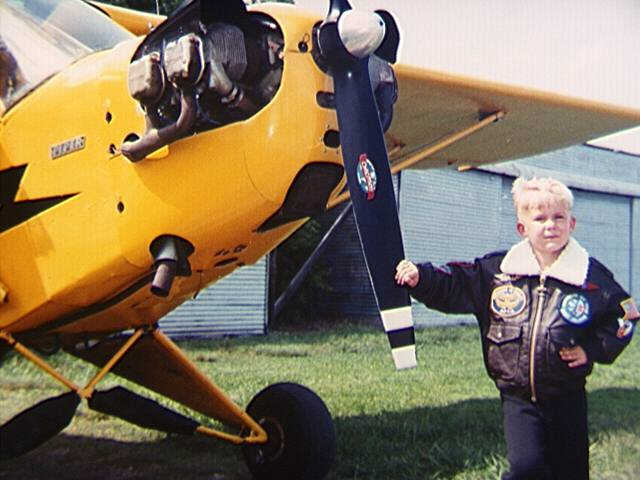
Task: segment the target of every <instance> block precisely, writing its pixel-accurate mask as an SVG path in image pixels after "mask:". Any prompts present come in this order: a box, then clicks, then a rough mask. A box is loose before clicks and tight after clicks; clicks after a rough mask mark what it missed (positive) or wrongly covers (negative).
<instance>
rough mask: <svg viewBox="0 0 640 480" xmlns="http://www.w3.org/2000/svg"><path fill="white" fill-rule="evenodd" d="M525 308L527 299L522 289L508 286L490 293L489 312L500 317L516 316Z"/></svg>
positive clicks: (500, 287)
mask: <svg viewBox="0 0 640 480" xmlns="http://www.w3.org/2000/svg"><path fill="white" fill-rule="evenodd" d="M526 306H527V297H526V295H525V294H524V292H523V291H522V289H520V288H518V287H516V286H514V285H511V284H508V285H500V286H499V287H497V288H495V289H494V290H493V292H491V311H492V312H493V313H495V314H496V315H499V316H501V317H513V316H515V315H518V314H519V313H520V312H522V311H523V310H524V307H526Z"/></svg>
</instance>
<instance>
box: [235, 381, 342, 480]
mask: <svg viewBox="0 0 640 480" xmlns="http://www.w3.org/2000/svg"><path fill="white" fill-rule="evenodd" d="M247 413H248V414H249V415H250V416H251V417H252V418H253V419H254V420H255V421H256V422H258V423H259V424H260V425H261V426H262V428H264V429H265V430H266V432H267V434H268V435H269V440H268V441H267V443H266V444H264V445H245V446H244V447H243V454H244V458H245V460H246V462H247V466H248V467H249V470H250V471H251V473H252V474H253V476H254V478H256V479H259V480H276V479H278V480H285V479H292V480H293V479H295V480H320V479H322V478H324V476H325V475H326V474H327V473H328V472H329V469H330V468H331V466H332V465H333V461H334V459H335V454H336V434H335V429H334V426H333V420H332V419H331V414H330V413H329V410H327V407H326V405H325V404H324V402H323V401H322V399H321V398H320V397H319V396H318V395H316V394H315V393H314V392H313V391H311V390H309V389H308V388H306V387H303V386H302V385H298V384H295V383H277V384H274V385H270V386H268V387H267V388H265V389H264V390H262V391H261V392H260V393H258V394H257V395H256V396H255V397H253V399H252V400H251V402H249V406H248V407H247Z"/></svg>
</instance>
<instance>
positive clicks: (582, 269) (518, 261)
mask: <svg viewBox="0 0 640 480" xmlns="http://www.w3.org/2000/svg"><path fill="white" fill-rule="evenodd" d="M500 270H502V272H503V273H506V274H508V275H522V276H532V275H540V274H541V273H544V274H545V275H546V276H547V277H553V278H555V279H557V280H560V281H561V282H564V283H569V284H571V285H576V286H578V287H580V286H582V285H583V284H584V282H585V280H586V279H587V273H588V272H589V254H588V253H587V251H586V250H585V249H584V248H582V246H581V245H580V244H579V243H578V242H577V241H576V240H575V239H574V238H569V243H567V246H566V247H564V250H562V253H561V254H560V256H559V257H558V258H557V259H556V261H555V262H553V264H552V265H551V266H549V267H548V268H547V269H546V271H545V272H541V271H540V265H539V264H538V261H537V260H536V257H535V255H534V254H533V249H532V248H531V244H530V243H529V240H527V239H525V240H523V241H521V242H520V243H516V244H515V245H514V246H513V247H511V249H510V250H509V251H508V252H507V254H506V255H505V257H504V258H503V259H502V263H501V264H500Z"/></svg>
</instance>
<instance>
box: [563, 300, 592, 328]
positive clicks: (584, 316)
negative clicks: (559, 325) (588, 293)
mask: <svg viewBox="0 0 640 480" xmlns="http://www.w3.org/2000/svg"><path fill="white" fill-rule="evenodd" d="M560 315H562V318H564V319H565V320H566V321H567V322H569V323H572V324H573V325H583V324H584V323H586V322H588V321H589V301H588V300H587V298H586V297H585V296H584V295H580V294H579V293H572V294H571V295H567V296H566V297H564V299H562V304H561V305H560Z"/></svg>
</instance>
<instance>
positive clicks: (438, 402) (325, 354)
mask: <svg viewBox="0 0 640 480" xmlns="http://www.w3.org/2000/svg"><path fill="white" fill-rule="evenodd" d="M417 342H418V355H419V367H418V368H417V369H414V370H411V371H403V372H398V373H397V372H395V371H394V369H393V364H392V361H391V358H390V354H389V351H388V346H387V340H386V337H385V335H384V334H383V333H381V331H380V330H379V329H376V328H372V327H367V326H344V325H342V326H336V327H334V328H332V329H324V330H322V331H313V332H276V333H272V334H270V335H268V336H266V337H253V338H236V339H218V340H213V341H191V342H185V343H182V344H181V346H182V347H183V348H184V349H185V351H186V352H187V353H188V355H189V356H190V357H191V358H193V359H195V360H196V362H197V363H198V364H199V366H200V367H201V368H202V370H203V371H204V372H205V373H206V374H207V375H208V376H209V377H210V378H211V379H213V380H214V381H215V382H216V383H217V384H218V385H220V386H221V387H222V388H223V389H224V390H225V391H226V392H227V393H228V394H229V395H230V396H231V397H232V398H233V399H234V400H236V401H237V402H238V403H239V404H240V405H246V404H247V403H248V402H249V400H250V399H251V397H252V396H253V395H254V394H255V393H256V392H257V391H259V390H260V389H262V388H263V387H265V386H266V385H268V384H270V383H274V382H278V381H294V382H298V383H302V384H305V385H307V386H309V387H310V388H312V389H313V390H315V391H316V392H317V393H318V394H319V395H320V396H321V397H322V398H323V399H324V401H325V402H326V404H327V406H328V407H329V410H330V411H331V413H332V415H333V418H334V421H335V426H336V433H337V437H338V452H337V459H336V463H335V466H334V468H333V469H332V471H331V473H330V474H329V476H328V478H329V479H332V480H338V479H339V480H346V479H459V480H461V479H465V480H471V479H488V478H499V476H500V474H501V473H502V472H503V471H504V469H505V468H506V465H507V464H506V459H505V445H504V440H503V438H502V429H501V416H500V415H501V414H500V404H499V400H498V395H497V391H496V390H495V387H494V386H493V383H492V382H491V381H490V380H489V378H488V377H487V375H486V373H485V371H484V366H483V363H482V356H481V351H480V342H479V339H478V333H477V329H476V328H475V327H455V328H432V329H425V330H421V331H419V332H417ZM49 360H50V361H51V363H53V364H55V365H56V366H57V367H59V368H60V369H61V370H63V371H64V372H66V373H68V374H69V376H71V377H72V378H73V379H74V380H75V381H76V382H77V383H83V382H87V381H88V379H90V378H91V376H92V374H93V372H94V370H93V368H91V367H89V368H88V367H87V366H86V365H85V364H83V363H82V362H80V361H77V360H75V359H73V358H71V357H69V356H66V355H64V354H58V355H54V356H53V357H50V359H49ZM638 365H640V342H638V340H637V339H636V340H635V341H634V342H633V343H632V345H631V346H630V347H629V348H628V349H627V350H626V351H625V352H624V353H623V354H622V355H621V356H620V357H619V358H618V360H617V361H616V363H615V364H614V365H612V366H597V367H596V369H595V371H594V373H593V374H592V376H591V377H590V381H589V392H590V393H589V408H590V417H589V427H590V440H591V472H592V478H594V479H616V480H617V479H620V480H622V479H628V480H631V479H636V478H640V417H639V416H638V407H639V406H640V370H639V369H638ZM119 383H124V385H125V386H127V387H128V388H137V387H132V386H131V385H130V384H127V383H126V382H121V381H120V380H119V379H118V378H117V377H113V376H109V377H107V379H106V380H105V382H104V384H101V385H100V387H101V388H105V387H108V386H112V385H115V384H119ZM138 390H139V391H140V389H138ZM62 391H63V389H62V388H61V387H59V386H58V384H57V383H56V382H54V381H53V380H51V379H49V378H48V377H46V376H45V375H44V374H42V373H41V372H39V371H38V370H37V369H36V368H35V367H33V366H31V365H30V364H29V363H28V362H26V361H23V360H21V359H19V358H18V357H17V356H13V355H12V356H9V357H8V358H5V361H4V362H3V363H2V365H1V366H0V421H2V422H4V421H6V420H7V419H9V418H11V417H12V416H13V415H15V414H16V413H17V412H19V411H21V410H22V409H24V408H26V407H27V406H29V405H32V404H34V403H36V402H37V401H39V400H41V399H44V398H47V397H49V396H52V395H56V394H58V393H61V392H62ZM143 393H144V394H145V395H147V396H152V395H151V394H149V393H148V392H143ZM156 398H157V397H156ZM163 403H164V404H165V405H169V406H172V407H173V408H179V407H177V406H176V405H173V404H171V403H170V402H166V401H163ZM182 411H184V410H182ZM8 478H30V479H45V478H47V479H49V478H61V479H64V478H68V479H72V478H73V479H75V478H87V479H89V478H125V479H138V478H139V479H143V478H161V479H165V478H166V479H175V478H180V479H181V480H186V479H218V480H222V479H226V480H244V479H248V478H250V476H249V474H248V471H247V469H246V467H245V466H244V462H243V460H242V456H241V453H240V450H239V448H238V447H234V446H231V445H227V444H225V443H223V442H220V441H216V440H211V439H207V438H201V437H194V438H191V437H179V436H172V435H171V436H167V435H165V434H161V433H156V432H152V431H148V430H143V429H141V428H138V427H136V426H133V425H130V424H127V423H125V422H122V421H120V420H118V419H114V418H110V417H107V416H105V415H103V414H100V413H96V412H94V411H92V410H89V409H88V408H87V407H86V406H85V405H81V407H80V409H79V411H78V414H77V415H76V417H75V418H74V420H73V422H72V424H71V425H70V426H69V427H68V428H67V429H66V430H64V432H63V433H62V434H60V435H58V436H57V437H55V438H53V439H52V440H50V441H49V442H48V443H46V444H44V445H43V446H42V447H40V448H38V449H37V450H35V451H33V452H30V453H29V454H27V455H25V456H23V457H20V458H17V459H14V460H10V461H8V462H4V463H3V464H1V465H0V479H8Z"/></svg>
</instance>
